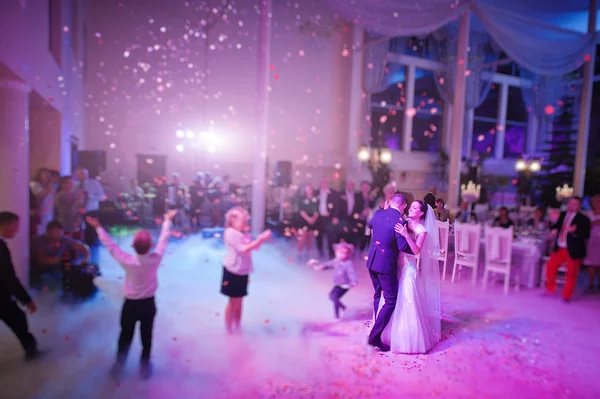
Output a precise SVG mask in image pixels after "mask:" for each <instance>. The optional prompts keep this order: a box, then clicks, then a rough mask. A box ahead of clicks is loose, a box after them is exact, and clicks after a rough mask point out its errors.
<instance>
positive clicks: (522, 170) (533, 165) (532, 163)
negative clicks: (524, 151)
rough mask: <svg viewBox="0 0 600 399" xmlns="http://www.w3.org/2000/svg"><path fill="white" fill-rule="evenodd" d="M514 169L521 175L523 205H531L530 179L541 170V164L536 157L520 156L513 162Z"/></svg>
mask: <svg viewBox="0 0 600 399" xmlns="http://www.w3.org/2000/svg"><path fill="white" fill-rule="evenodd" d="M515 169H516V171H517V172H518V173H519V175H520V176H521V177H522V182H523V186H522V192H524V193H525V205H527V206H530V205H531V180H532V179H533V176H534V175H535V174H536V173H538V172H539V171H540V170H542V164H541V163H540V161H538V160H537V159H526V158H521V159H519V160H517V162H515Z"/></svg>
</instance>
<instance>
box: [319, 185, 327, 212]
mask: <svg viewBox="0 0 600 399" xmlns="http://www.w3.org/2000/svg"><path fill="white" fill-rule="evenodd" d="M328 195H329V192H328V191H326V190H323V191H319V213H320V214H321V216H327V215H328V212H329V211H328V210H327V196H328Z"/></svg>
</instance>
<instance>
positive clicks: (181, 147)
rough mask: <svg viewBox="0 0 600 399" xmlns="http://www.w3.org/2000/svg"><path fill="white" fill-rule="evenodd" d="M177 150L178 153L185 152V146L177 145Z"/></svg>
mask: <svg viewBox="0 0 600 399" xmlns="http://www.w3.org/2000/svg"><path fill="white" fill-rule="evenodd" d="M175 150H177V152H183V144H177V145H176V146H175Z"/></svg>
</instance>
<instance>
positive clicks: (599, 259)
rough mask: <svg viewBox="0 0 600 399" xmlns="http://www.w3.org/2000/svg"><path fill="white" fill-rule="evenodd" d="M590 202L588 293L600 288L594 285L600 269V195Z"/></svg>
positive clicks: (585, 260) (587, 261) (587, 264)
mask: <svg viewBox="0 0 600 399" xmlns="http://www.w3.org/2000/svg"><path fill="white" fill-rule="evenodd" d="M590 202H591V205H592V210H591V212H589V213H588V217H589V218H590V221H591V223H592V229H591V233H590V239H589V241H588V246H587V256H586V258H585V259H584V261H583V264H584V265H586V266H587V268H588V276H589V282H588V288H587V290H586V292H587V293H591V292H594V291H596V290H597V289H598V287H594V283H595V280H596V278H597V277H598V274H599V273H598V271H599V270H600V195H594V196H593V197H592V199H591V201H590Z"/></svg>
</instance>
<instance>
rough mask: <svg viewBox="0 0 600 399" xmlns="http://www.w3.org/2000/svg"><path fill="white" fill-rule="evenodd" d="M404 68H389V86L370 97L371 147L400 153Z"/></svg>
mask: <svg viewBox="0 0 600 399" xmlns="http://www.w3.org/2000/svg"><path fill="white" fill-rule="evenodd" d="M405 70H406V69H405V67H404V66H398V65H395V66H393V67H391V68H390V74H389V75H388V82H389V83H390V84H391V85H390V86H388V88H387V89H385V90H384V91H382V92H381V93H376V94H373V95H372V96H371V139H372V145H373V146H379V147H387V148H389V149H390V150H392V151H402V143H403V137H402V130H403V123H404V99H405V96H404V79H405Z"/></svg>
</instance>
